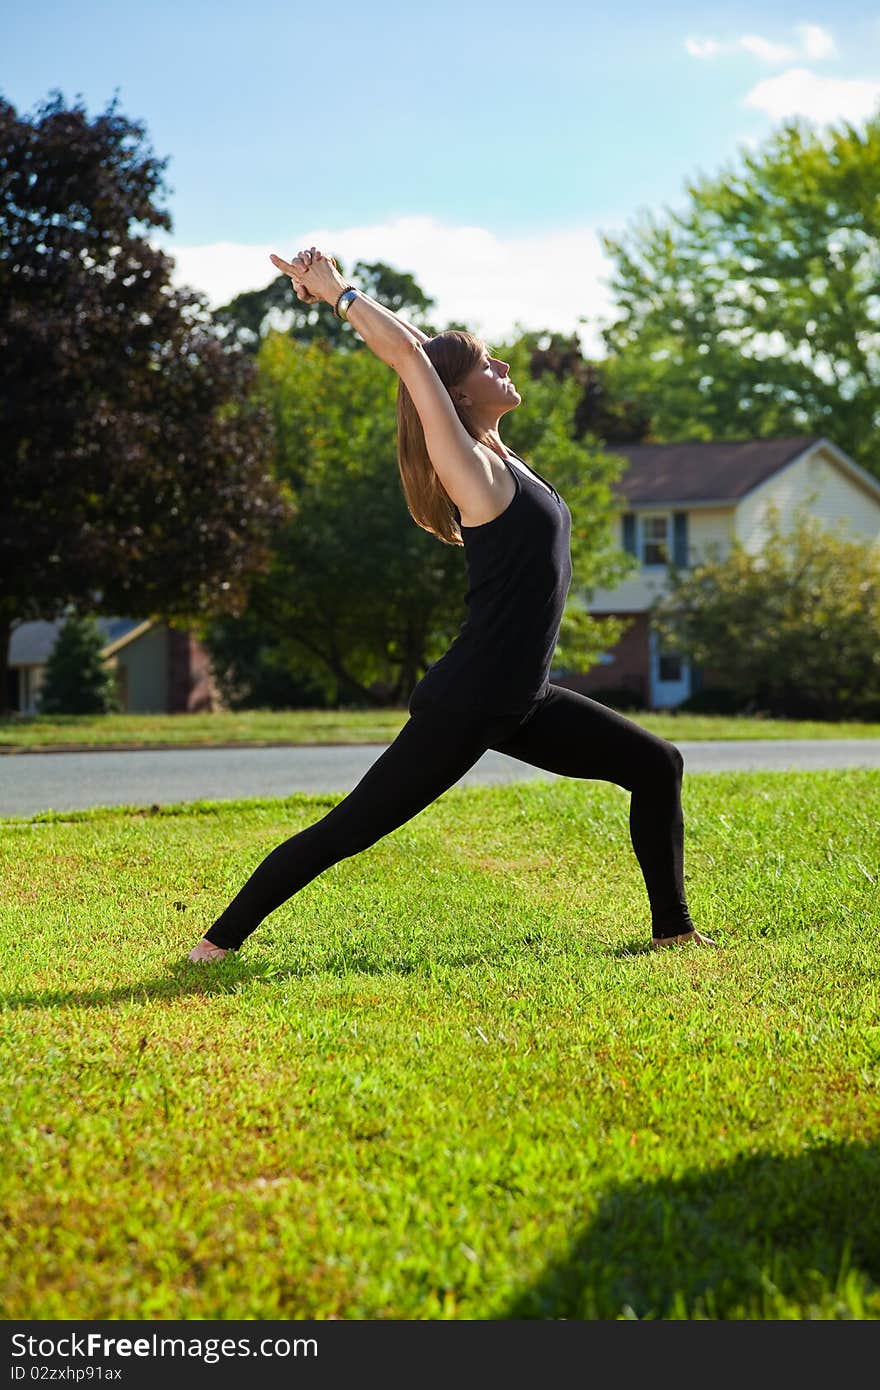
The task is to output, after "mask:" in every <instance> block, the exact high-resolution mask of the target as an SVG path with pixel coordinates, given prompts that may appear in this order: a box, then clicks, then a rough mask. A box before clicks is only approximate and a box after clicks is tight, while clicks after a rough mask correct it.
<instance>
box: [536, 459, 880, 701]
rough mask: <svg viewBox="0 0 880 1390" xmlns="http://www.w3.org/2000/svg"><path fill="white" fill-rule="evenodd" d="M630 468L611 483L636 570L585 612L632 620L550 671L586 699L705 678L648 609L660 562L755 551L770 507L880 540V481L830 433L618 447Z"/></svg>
mask: <svg viewBox="0 0 880 1390" xmlns="http://www.w3.org/2000/svg"><path fill="white" fill-rule="evenodd" d="M609 451H610V452H613V453H616V454H621V455H622V456H623V457H624V458H625V459H626V461H627V467H626V470H625V472H624V473H623V474H622V476H621V477H620V479H619V480H618V482H617V484H616V485H615V492H616V495H617V496H618V497H619V499H620V511H619V513H618V514H617V516H616V519H615V523H614V531H613V533H612V534H613V537H614V539H615V540H616V543H617V544H618V545H620V546H622V547H623V548H624V549H625V550H627V551H629V552H630V553H631V554H632V555H635V556H636V557H637V559H638V561H639V565H640V568H639V569H638V571H637V572H635V573H634V574H632V575H631V576H630V577H629V578H627V579H626V580H625V581H624V582H623V583H622V584H620V585H618V587H617V588H615V589H601V590H596V591H595V592H594V593H593V596H592V598H591V600H590V604H589V611H590V612H591V613H593V614H595V615H596V616H599V615H602V616H607V615H610V614H614V615H615V616H619V617H623V618H627V619H629V620H631V624H632V625H631V627H630V628H629V630H628V631H627V632H626V633H625V634H624V636H623V637H622V639H621V640H620V642H619V643H618V645H617V646H616V647H615V648H614V649H613V650H612V651H609V652H606V653H605V656H604V658H603V661H602V663H601V664H600V665H598V666H595V667H593V669H592V670H591V671H589V672H587V674H586V675H578V676H567V677H565V678H558V677H555V678H554V679H558V680H559V683H560V684H564V685H567V686H569V687H570V688H571V689H575V690H580V691H582V692H583V693H584V694H587V695H592V694H595V693H596V692H599V691H602V690H612V689H613V690H620V689H628V690H632V691H633V692H634V693H635V694H636V695H637V696H638V698H639V699H640V702H641V704H642V707H643V708H645V709H661V708H665V707H669V706H674V705H677V704H679V703H680V701H682V700H684V699H686V698H687V696H688V695H690V694H691V693H692V692H693V691H696V690H699V689H700V686H701V684H702V683H703V679H704V675H705V677H706V679H707V680H710V678H711V673H703V672H701V671H699V670H698V669H697V668H696V667H695V666H694V665H693V664H692V663H691V662H689V661H688V660H686V659H684V658H680V657H678V656H674V655H671V654H669V653H666V652H663V651H662V650H661V649H660V646H659V643H658V640H657V634H656V633H655V632H653V631H652V630H651V627H650V622H649V615H648V610H649V608H650V606H651V604H652V602H653V600H654V599H655V597H657V596H658V595H659V594H660V593H661V592H663V590H664V589H665V588H666V578H667V575H666V566H667V564H668V563H669V561H670V560H673V561H674V563H675V564H676V565H677V566H679V567H682V568H684V567H686V566H690V565H694V564H696V563H698V562H699V560H700V559H701V558H703V557H708V553H709V552H708V547H709V546H711V545H712V544H714V545H716V546H717V547H718V553H719V554H720V555H721V556H722V557H723V555H724V554H725V552H726V551H727V550H729V548H730V546H731V544H732V542H733V541H734V540H735V539H738V540H739V541H740V542H741V543H742V544H743V545H744V547H745V548H746V549H747V550H748V551H750V552H751V553H757V552H758V551H760V549H761V547H762V545H763V544H764V541H765V538H766V534H767V526H766V510H767V507H768V505H770V504H775V505H776V506H777V507H778V508H779V519H780V526H781V527H782V528H783V529H787V522H790V521H791V518H792V514H793V512H794V509H795V508H796V507H797V506H798V505H799V504H802V503H806V504H808V506H809V510H810V513H811V514H812V515H814V516H815V517H817V518H818V519H819V520H820V521H821V522H822V523H823V524H827V525H828V526H829V527H833V526H835V524H836V523H838V522H840V521H846V522H847V523H848V525H849V528H850V534H851V537H852V539H853V540H858V539H864V541H865V542H866V543H867V544H878V543H880V482H878V480H877V479H876V478H875V477H873V476H872V475H871V474H870V473H868V472H867V471H866V470H865V469H864V468H862V467H861V466H860V465H859V464H857V463H855V462H854V460H853V459H851V458H850V457H849V456H848V455H847V454H845V453H844V451H843V450H842V449H839V448H838V447H837V445H836V444H834V443H832V441H831V440H830V439H825V438H822V437H818V436H797V437H794V438H786V439H746V440H724V441H720V442H718V443H715V442H697V443H690V442H689V443H679V444H632V445H614V446H613V448H610V449H609Z"/></svg>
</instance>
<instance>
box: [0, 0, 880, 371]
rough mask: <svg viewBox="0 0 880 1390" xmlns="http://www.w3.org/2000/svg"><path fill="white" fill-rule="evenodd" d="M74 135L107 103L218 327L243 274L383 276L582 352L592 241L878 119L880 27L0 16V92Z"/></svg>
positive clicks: (28, 11) (407, 9)
mask: <svg viewBox="0 0 880 1390" xmlns="http://www.w3.org/2000/svg"><path fill="white" fill-rule="evenodd" d="M53 88H58V89H60V90H61V91H62V92H63V94H64V95H65V97H66V98H68V100H72V99H73V98H74V97H75V96H77V95H81V96H82V98H83V99H84V101H85V103H86V105H87V107H88V109H89V110H90V111H91V112H92V113H96V112H97V111H99V110H102V109H103V108H104V107H105V106H106V104H107V102H108V101H109V100H110V98H111V97H112V96H113V93H114V91H116V90H118V92H119V98H120V104H121V107H122V109H123V111H124V112H125V113H126V115H128V116H130V117H132V118H137V119H140V120H143V121H144V122H145V124H146V126H147V129H148V132H149V138H150V141H151V143H152V146H153V149H154V151H155V153H156V154H157V155H158V156H160V157H165V156H169V157H170V158H169V164H168V169H167V181H168V184H169V186H170V189H171V190H172V191H171V194H170V197H169V199H168V206H169V209H170V211H171V214H172V217H173V219H174V232H173V235H172V236H171V237H170V238H162V239H161V240H162V244H163V245H164V246H165V247H166V249H168V250H169V251H170V253H171V254H172V255H174V257H175V260H176V263H177V278H178V279H179V280H180V281H182V282H185V283H188V284H192V285H195V286H196V287H197V288H199V289H202V290H204V292H205V293H206V294H207V295H208V296H209V299H210V300H211V301H212V302H213V303H222V302H224V300H226V299H228V298H229V297H230V296H231V295H232V294H234V293H236V292H237V291H238V290H241V289H250V288H255V287H256V286H259V285H262V284H266V283H267V282H268V281H269V280H270V279H271V278H272V276H273V274H274V271H273V268H272V266H271V265H270V263H269V261H268V252H269V250H277V251H280V252H281V253H282V254H288V253H291V252H294V251H295V250H297V249H299V247H300V246H302V245H311V244H312V243H314V244H316V245H318V246H321V248H322V249H324V250H326V251H328V252H330V253H331V254H334V255H337V256H339V257H341V258H342V259H343V262H344V265H345V266H346V267H351V265H352V264H353V262H354V261H355V260H356V259H358V258H362V259H364V260H375V259H382V260H385V261H387V262H389V263H391V264H393V265H396V266H398V267H399V268H400V269H404V270H408V271H410V272H411V273H413V274H414V275H415V276H416V278H417V279H418V281H419V283H420V284H421V285H422V287H423V288H424V289H425V290H426V291H427V292H428V293H429V294H432V295H433V296H434V297H435V298H436V300H437V313H438V317H441V318H442V317H450V318H451V317H455V318H461V319H464V320H466V321H468V322H470V323H471V324H473V325H474V327H476V328H477V330H478V331H482V332H484V333H486V334H487V336H490V337H492V338H496V339H501V338H502V337H503V336H504V335H505V334H506V333H512V332H513V331H514V328H515V325H516V324H520V325H522V326H524V327H529V328H543V327H547V328H554V329H558V330H560V331H565V332H571V331H573V330H574V329H575V328H578V319H579V318H580V317H582V316H585V317H586V319H587V325H586V326H584V327H579V328H578V331H579V332H580V334H581V338H582V341H583V342H584V345H585V346H586V347H587V348H595V346H596V344H597V338H596V326H597V325H598V324H599V323H600V322H601V321H603V320H604V319H605V318H606V317H607V316H608V312H609V309H610V297H609V293H608V288H607V277H608V276H609V274H610V270H611V266H610V263H609V261H608V259H607V258H606V257H605V255H604V252H603V250H602V247H601V243H600V240H599V237H600V233H602V232H606V233H610V234H614V233H619V232H621V231H622V230H623V229H624V228H625V227H626V226H627V225H628V224H630V223H631V222H632V221H633V219H634V218H635V216H636V215H637V214H638V213H639V212H640V211H642V210H646V209H651V210H652V211H654V212H655V213H660V212H661V211H662V210H663V209H664V208H672V207H680V206H682V205H683V204H684V202H685V199H686V192H685V186H686V183H687V181H688V180H689V179H693V178H695V177H698V176H700V175H712V174H715V173H717V172H720V170H721V168H722V167H723V166H724V165H725V164H729V163H730V162H735V161H736V160H737V159H738V158H739V153H738V152H739V150H740V149H741V147H743V146H746V147H748V146H752V147H755V146H756V145H758V144H759V143H760V142H761V141H763V140H764V139H766V138H767V136H768V135H769V134H770V133H771V132H772V131H773V129H774V128H776V127H777V126H778V125H779V124H780V123H781V122H782V121H783V120H784V119H785V118H786V117H789V116H793V115H801V116H804V117H806V118H808V119H810V120H812V121H813V123H814V124H816V125H822V124H824V123H827V122H839V121H841V120H843V119H848V120H851V121H853V122H855V123H856V124H859V123H861V122H863V121H864V119H865V118H866V117H867V115H868V114H870V113H871V112H872V111H874V110H876V109H877V108H878V106H880V3H876V2H875V3H873V4H871V3H867V0H834V4H833V5H832V4H829V3H827V0H826V3H825V4H824V6H818V7H809V8H804V6H803V5H801V4H789V3H788V0H776V3H774V4H773V5H771V6H768V5H767V4H766V3H765V4H761V5H756V4H749V3H736V4H716V5H712V4H706V3H697V2H696V0H684V2H682V3H677V4H675V3H665V4H663V5H658V4H656V3H646V0H621V3H618V4H611V5H609V4H607V3H603V4H601V5H599V4H596V3H592V0H588V3H574V2H573V0H572V2H571V3H559V0H542V3H541V4H525V3H521V2H520V0H514V3H506V4H485V3H483V4H481V3H479V0H476V3H462V0H448V2H447V3H443V4H440V5H437V6H433V7H426V6H423V5H420V4H418V3H413V0H405V3H404V2H401V0H381V3H377V4H373V5H369V6H365V5H363V4H362V3H361V4H355V3H352V0H336V3H334V4H333V5H328V4H324V5H321V4H317V3H312V4H309V5H304V4H301V3H293V4H291V3H286V4H280V3H277V0H264V3H263V4H262V5H261V6H254V7H248V6H246V5H244V4H241V3H238V4H231V3H228V0H213V2H212V3H211V4H208V3H204V2H203V0H178V3H174V4H172V3H171V2H170V0H153V3H151V4H150V5H143V4H138V5H134V4H127V3H115V4H111V3H106V0H79V3H76V4H74V3H66V4H61V3H56V2H55V0H48V2H47V3H43V4H41V5H39V6H25V5H18V6H15V7H13V8H11V9H10V10H9V11H8V12H7V14H6V16H5V17H4V44H3V53H2V57H0V90H2V92H3V95H4V96H5V97H6V98H7V100H9V101H11V102H12V103H13V104H14V105H15V106H16V107H17V108H18V109H19V110H20V111H30V110H32V109H33V108H34V107H35V105H36V104H37V103H38V102H39V101H41V100H43V99H44V98H45V97H46V96H47V95H48V93H49V91H50V90H51V89H53Z"/></svg>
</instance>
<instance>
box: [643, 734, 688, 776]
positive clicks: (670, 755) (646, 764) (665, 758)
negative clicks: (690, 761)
mask: <svg viewBox="0 0 880 1390" xmlns="http://www.w3.org/2000/svg"><path fill="white" fill-rule="evenodd" d="M639 763H640V771H641V773H642V776H643V778H644V779H645V780H646V781H649V782H655V781H656V780H657V778H658V777H661V778H664V779H669V780H670V781H672V782H675V783H677V784H678V785H681V780H682V777H683V776H684V757H683V755H682V752H681V749H680V748H676V746H675V744H674V743H670V742H669V741H668V739H665V738H658V737H657V736H656V735H654V734H652V735H649V738H648V740H647V741H646V742H645V744H644V745H643V748H642V756H641V758H640V760H639Z"/></svg>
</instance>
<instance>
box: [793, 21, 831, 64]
mask: <svg viewBox="0 0 880 1390" xmlns="http://www.w3.org/2000/svg"><path fill="white" fill-rule="evenodd" d="M794 27H795V29H796V30H797V32H798V33H799V34H800V36H801V42H802V44H803V50H804V56H805V57H807V58H836V57H837V46H836V44H835V42H834V39H833V38H832V37H831V35H830V34H829V32H828V30H827V29H823V28H822V26H821V25H820V24H796V25H795V26H794Z"/></svg>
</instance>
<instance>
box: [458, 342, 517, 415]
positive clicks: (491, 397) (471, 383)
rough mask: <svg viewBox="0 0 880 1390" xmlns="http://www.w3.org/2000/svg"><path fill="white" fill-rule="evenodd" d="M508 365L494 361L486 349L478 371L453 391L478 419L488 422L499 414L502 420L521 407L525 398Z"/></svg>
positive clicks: (470, 373) (482, 353)
mask: <svg viewBox="0 0 880 1390" xmlns="http://www.w3.org/2000/svg"><path fill="white" fill-rule="evenodd" d="M509 371H510V366H509V363H507V362H504V361H502V359H501V358H500V357H493V356H492V354H491V353H490V351H489V349H488V348H487V347H484V348H482V350H481V352H480V360H479V362H478V363H477V365H476V366H475V367H472V368H471V370H470V371H469V372H468V373H467V375H466V376H464V377H462V379H461V381H460V382H459V383H458V385H457V386H456V387H455V388H454V390H455V393H456V394H457V397H458V399H459V400H461V402H462V404H463V405H466V406H469V407H470V408H471V409H472V410H473V411H474V413H475V414H476V415H478V416H481V417H483V418H485V419H489V418H490V417H491V416H492V415H495V414H496V412H497V417H498V418H500V416H502V415H503V414H504V413H505V412H506V411H508V410H513V409H514V407H515V406H518V405H519V403H520V401H521V399H522V397H521V396H520V394H519V392H518V391H517V389H516V387H515V386H514V385H513V382H512V381H511V380H510V376H509Z"/></svg>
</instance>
